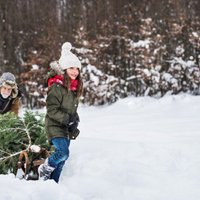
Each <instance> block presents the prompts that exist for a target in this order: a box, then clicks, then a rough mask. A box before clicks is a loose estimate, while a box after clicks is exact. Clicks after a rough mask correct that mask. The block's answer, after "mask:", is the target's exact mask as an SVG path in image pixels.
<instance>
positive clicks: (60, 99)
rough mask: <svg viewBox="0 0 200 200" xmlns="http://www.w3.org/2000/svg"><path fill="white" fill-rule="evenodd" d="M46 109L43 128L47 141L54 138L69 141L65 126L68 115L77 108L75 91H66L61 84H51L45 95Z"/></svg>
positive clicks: (67, 121)
mask: <svg viewBox="0 0 200 200" xmlns="http://www.w3.org/2000/svg"><path fill="white" fill-rule="evenodd" d="M46 107H47V114H46V117H45V128H46V132H47V135H48V138H49V141H51V139H52V138H55V137H66V138H68V139H69V134H70V133H69V131H68V128H67V126H68V124H69V119H70V115H72V114H74V113H76V112H77V107H78V99H77V97H76V93H75V91H71V90H67V89H66V88H65V87H64V86H63V85H61V84H56V83H54V84H52V85H51V87H50V88H49V91H48V93H47V99H46Z"/></svg>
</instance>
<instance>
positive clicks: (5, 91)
mask: <svg viewBox="0 0 200 200" xmlns="http://www.w3.org/2000/svg"><path fill="white" fill-rule="evenodd" d="M0 92H1V96H2V97H3V98H4V99H6V98H8V97H9V96H10V95H11V92H12V87H11V86H9V85H4V86H2V87H1V88H0Z"/></svg>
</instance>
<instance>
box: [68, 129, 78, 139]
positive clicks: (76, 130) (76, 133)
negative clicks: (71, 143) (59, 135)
mask: <svg viewBox="0 0 200 200" xmlns="http://www.w3.org/2000/svg"><path fill="white" fill-rule="evenodd" d="M79 133H80V131H79V130H78V129H77V128H76V129H75V130H74V131H73V132H70V133H69V139H70V140H75V139H76V137H77V136H78V135H79Z"/></svg>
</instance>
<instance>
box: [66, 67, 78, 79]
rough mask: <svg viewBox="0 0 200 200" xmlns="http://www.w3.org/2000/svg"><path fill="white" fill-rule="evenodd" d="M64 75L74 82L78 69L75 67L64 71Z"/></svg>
mask: <svg viewBox="0 0 200 200" xmlns="http://www.w3.org/2000/svg"><path fill="white" fill-rule="evenodd" d="M66 73H67V75H68V76H69V78H70V79H72V80H75V79H76V78H77V76H78V75H79V69H78V68H77V67H70V68H68V69H66Z"/></svg>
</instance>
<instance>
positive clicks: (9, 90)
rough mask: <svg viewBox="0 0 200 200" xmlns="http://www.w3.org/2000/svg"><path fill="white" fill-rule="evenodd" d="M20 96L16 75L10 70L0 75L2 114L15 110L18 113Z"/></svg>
mask: <svg viewBox="0 0 200 200" xmlns="http://www.w3.org/2000/svg"><path fill="white" fill-rule="evenodd" d="M20 97H21V95H20V92H19V91H18V87H17V83H16V80H15V76H14V75H13V74H12V73H10V72H5V73H3V74H2V76H1V77H0V114H4V113H7V112H13V113H15V114H16V115H18V113H19V108H20Z"/></svg>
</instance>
